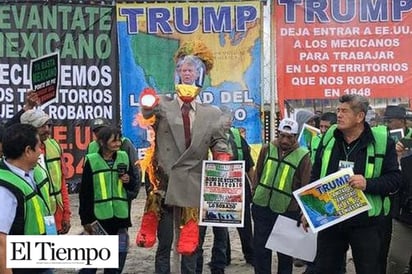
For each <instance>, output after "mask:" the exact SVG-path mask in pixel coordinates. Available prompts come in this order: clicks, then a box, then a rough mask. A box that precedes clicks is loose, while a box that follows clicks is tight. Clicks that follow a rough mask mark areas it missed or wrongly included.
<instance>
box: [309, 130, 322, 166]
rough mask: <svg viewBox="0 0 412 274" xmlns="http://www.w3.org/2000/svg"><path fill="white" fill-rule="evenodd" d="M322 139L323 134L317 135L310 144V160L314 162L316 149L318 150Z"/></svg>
mask: <svg viewBox="0 0 412 274" xmlns="http://www.w3.org/2000/svg"><path fill="white" fill-rule="evenodd" d="M321 139H322V135H316V136H315V137H313V138H312V141H311V145H310V160H311V161H312V164H313V163H314V162H315V156H316V151H317V150H318V147H319V144H320V140H321Z"/></svg>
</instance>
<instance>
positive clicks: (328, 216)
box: [293, 168, 371, 232]
mask: <svg viewBox="0 0 412 274" xmlns="http://www.w3.org/2000/svg"><path fill="white" fill-rule="evenodd" d="M351 176H353V170H352V168H344V169H341V170H339V171H338V172H335V173H332V174H330V175H328V176H326V177H324V178H321V179H319V180H317V181H315V182H313V183H311V184H308V185H306V186H304V187H302V188H300V189H298V190H295V191H294V192H293V195H294V197H295V199H296V200H297V201H298V204H299V206H300V208H301V210H302V212H303V214H304V215H305V218H306V220H307V221H308V223H309V226H310V228H311V229H312V231H313V232H318V231H320V230H323V229H325V228H327V227H330V226H332V225H335V224H337V223H340V222H342V221H344V220H347V219H349V218H351V217H353V216H355V215H358V214H359V213H362V212H364V211H366V210H369V209H370V208H371V206H370V204H369V202H368V200H367V198H366V196H365V194H364V193H363V192H362V191H361V190H359V189H355V188H353V187H351V186H349V184H348V181H349V178H350V177H351Z"/></svg>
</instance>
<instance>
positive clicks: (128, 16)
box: [116, 1, 262, 158]
mask: <svg viewBox="0 0 412 274" xmlns="http://www.w3.org/2000/svg"><path fill="white" fill-rule="evenodd" d="M116 8H117V31H118V39H119V65H120V82H121V90H122V98H121V104H122V128H123V134H124V135H126V136H128V137H129V138H130V139H131V140H132V142H133V143H134V144H135V145H136V146H137V147H138V148H139V157H140V158H141V157H142V156H143V154H144V150H145V149H144V148H146V147H148V146H149V145H150V134H149V132H148V131H147V130H145V129H141V128H139V127H138V126H137V124H136V116H137V114H138V113H139V104H138V99H139V95H140V92H141V91H142V90H143V89H144V88H146V87H152V88H154V89H155V90H156V91H157V92H158V93H160V94H174V90H175V89H174V71H175V62H174V55H175V53H176V51H177V50H178V48H179V47H180V46H181V45H182V44H183V43H184V42H186V41H190V40H202V41H203V42H204V43H205V44H206V46H207V47H208V48H209V49H210V50H211V51H212V53H213V55H214V66H213V69H212V70H211V72H210V75H209V76H208V77H207V78H206V79H205V84H204V86H203V90H202V92H201V95H200V97H201V98H200V99H201V101H202V102H203V103H208V104H213V105H216V106H220V105H225V106H227V107H229V108H230V109H231V110H232V111H233V113H234V121H233V126H235V127H243V128H244V129H245V130H246V139H247V141H248V142H249V143H250V144H258V143H261V122H260V121H261V120H260V106H261V89H260V86H261V85H260V83H261V75H262V74H261V55H262V49H261V48H262V39H261V25H262V18H261V3H260V1H244V2H243V1H241V2H239V1H238V2H220V3H217V2H210V3H209V2H196V5H193V4H191V3H189V2H176V3H139V4H137V3H133V4H117V5H116Z"/></svg>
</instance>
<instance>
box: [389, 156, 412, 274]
mask: <svg viewBox="0 0 412 274" xmlns="http://www.w3.org/2000/svg"><path fill="white" fill-rule="evenodd" d="M411 166H412V155H409V156H406V157H404V158H402V159H401V167H402V184H401V188H400V190H399V192H398V193H397V195H396V197H395V199H394V205H393V212H394V220H393V233H392V239H391V245H390V249H389V257H388V266H387V273H388V274H404V273H411V271H412V268H411V264H410V263H411V258H412V248H411V247H412V169H411ZM408 264H409V266H408ZM407 268H409V270H405V269H407Z"/></svg>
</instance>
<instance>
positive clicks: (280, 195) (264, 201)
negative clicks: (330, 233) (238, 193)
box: [252, 118, 311, 274]
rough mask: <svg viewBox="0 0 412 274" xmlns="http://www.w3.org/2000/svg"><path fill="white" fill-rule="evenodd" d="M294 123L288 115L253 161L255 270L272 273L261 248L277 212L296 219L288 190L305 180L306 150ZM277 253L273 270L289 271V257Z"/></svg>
mask: <svg viewBox="0 0 412 274" xmlns="http://www.w3.org/2000/svg"><path fill="white" fill-rule="evenodd" d="M298 128H299V126H298V123H297V122H296V121H295V120H292V119H290V118H285V119H283V120H282V121H281V122H280V124H279V128H278V130H279V138H278V139H276V140H273V141H272V142H270V143H269V144H265V145H264V146H263V147H262V149H261V151H260V153H259V157H258V160H257V164H256V175H255V179H254V180H253V189H254V195H253V200H252V202H253V203H252V216H253V220H254V248H255V262H254V266H255V273H257V274H267V273H272V251H271V250H269V249H267V248H265V245H266V242H267V240H268V237H269V235H270V233H271V231H272V229H273V226H274V224H275V222H276V219H277V217H278V216H279V215H284V216H287V217H290V218H293V219H295V220H297V219H298V218H299V207H298V204H297V202H296V200H295V199H294V198H293V196H292V192H293V191H294V190H296V189H298V188H300V187H302V186H304V185H306V184H307V183H309V178H310V170H311V162H310V157H309V151H308V150H307V149H306V148H302V147H299V144H298V142H297V134H298V132H299V131H298ZM277 255H278V269H277V273H282V274H291V273H292V268H293V258H292V257H290V256H287V255H284V254H282V253H279V252H278V253H277Z"/></svg>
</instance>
